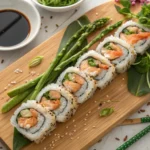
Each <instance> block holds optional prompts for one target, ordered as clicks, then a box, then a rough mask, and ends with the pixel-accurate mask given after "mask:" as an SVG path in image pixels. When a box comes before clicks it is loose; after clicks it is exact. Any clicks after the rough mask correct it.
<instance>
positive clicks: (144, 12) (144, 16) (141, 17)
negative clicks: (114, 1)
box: [115, 0, 150, 28]
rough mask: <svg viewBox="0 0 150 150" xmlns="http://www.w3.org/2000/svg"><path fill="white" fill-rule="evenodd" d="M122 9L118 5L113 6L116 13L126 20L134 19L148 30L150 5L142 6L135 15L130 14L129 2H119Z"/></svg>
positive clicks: (124, 0) (126, 0)
mask: <svg viewBox="0 0 150 150" xmlns="http://www.w3.org/2000/svg"><path fill="white" fill-rule="evenodd" d="M120 3H121V5H122V6H123V7H122V8H121V7H120V6H118V5H115V8H116V10H117V12H118V13H120V14H122V15H124V16H125V17H126V18H127V19H132V18H136V19H138V22H139V23H140V24H142V25H143V26H145V27H149V28H150V4H146V3H145V4H143V6H142V8H141V11H140V12H138V13H137V14H134V13H132V12H131V10H130V8H131V1H130V0H120Z"/></svg>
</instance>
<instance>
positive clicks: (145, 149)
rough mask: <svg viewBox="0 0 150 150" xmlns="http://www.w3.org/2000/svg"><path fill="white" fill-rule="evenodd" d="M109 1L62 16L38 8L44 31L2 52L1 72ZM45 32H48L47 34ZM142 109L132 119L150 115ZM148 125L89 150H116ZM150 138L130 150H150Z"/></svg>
mask: <svg viewBox="0 0 150 150" xmlns="http://www.w3.org/2000/svg"><path fill="white" fill-rule="evenodd" d="M29 1H30V0H29ZM107 1H108V0H85V1H84V3H83V5H82V6H81V7H80V8H78V11H77V12H75V10H72V11H70V12H66V13H61V14H59V13H52V12H48V11H45V10H42V9H40V8H38V10H39V12H40V15H41V17H42V16H43V17H42V18H43V19H42V29H41V30H40V32H39V34H38V36H37V37H36V38H35V40H34V41H33V42H31V43H30V44H29V45H28V46H26V47H24V48H22V49H20V50H16V51H10V52H0V62H1V60H2V59H3V60H4V62H3V63H2V64H0V70H3V69H5V68H6V67H7V66H9V65H10V64H12V63H13V62H14V61H16V60H17V59H19V58H20V57H21V56H23V55H24V54H26V53H27V52H29V51H30V50H31V49H32V48H34V47H36V46H37V45H39V44H40V43H42V42H43V41H45V40H46V39H47V38H49V37H50V36H52V35H53V34H55V33H56V32H58V31H59V30H61V29H62V28H64V27H66V26H67V25H68V24H69V23H71V22H72V21H74V20H75V19H76V18H78V17H80V16H81V15H83V14H84V13H85V12H87V11H88V10H90V9H92V8H94V7H95V6H97V5H100V4H102V3H104V2H107ZM106 11H107V10H106ZM50 16H53V18H52V19H50ZM56 24H58V25H59V27H57V26H56ZM45 26H48V28H46V29H45V28H44V27H45ZM45 30H47V32H46V31H45ZM141 109H143V110H145V112H141V113H135V114H134V115H133V116H132V118H134V117H145V116H146V115H150V106H147V105H145V106H143V108H141ZM147 125H148V124H140V125H130V126H121V127H116V128H115V129H113V130H112V131H111V132H110V133H109V134H107V135H106V136H105V137H104V138H103V139H102V141H101V142H99V143H97V144H95V145H93V146H92V147H91V148H90V149H89V150H115V149H116V148H117V147H118V146H120V145H121V144H123V142H124V138H125V136H126V135H127V136H128V138H130V137H132V136H133V135H135V134H136V133H138V132H139V131H140V130H142V129H144V127H146V126H147ZM149 136H150V134H147V135H146V136H145V137H143V138H142V139H141V140H140V141H138V142H137V143H136V144H134V145H133V146H131V147H130V148H129V150H150V142H149ZM116 138H118V139H119V140H116Z"/></svg>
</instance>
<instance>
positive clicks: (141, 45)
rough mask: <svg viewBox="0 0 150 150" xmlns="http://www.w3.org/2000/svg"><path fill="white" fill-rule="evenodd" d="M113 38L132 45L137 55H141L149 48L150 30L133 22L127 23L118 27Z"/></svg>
mask: <svg viewBox="0 0 150 150" xmlns="http://www.w3.org/2000/svg"><path fill="white" fill-rule="evenodd" d="M115 36H116V37H118V38H120V39H122V40H124V41H126V42H127V43H128V44H130V45H132V46H133V47H134V49H135V51H136V52H137V53H139V54H143V53H144V52H145V51H146V50H147V48H148V47H149V46H150V29H148V28H146V27H143V26H142V25H140V24H138V23H136V22H133V21H127V22H126V23H124V24H123V25H122V26H121V27H119V28H118V30H117V32H116V33H115Z"/></svg>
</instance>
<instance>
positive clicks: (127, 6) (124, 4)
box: [120, 0, 131, 8]
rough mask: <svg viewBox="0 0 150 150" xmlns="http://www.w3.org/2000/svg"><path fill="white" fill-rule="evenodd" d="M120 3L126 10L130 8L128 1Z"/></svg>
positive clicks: (124, 0)
mask: <svg viewBox="0 0 150 150" xmlns="http://www.w3.org/2000/svg"><path fill="white" fill-rule="evenodd" d="M120 3H121V4H122V6H124V7H126V8H130V7H131V2H130V0H120Z"/></svg>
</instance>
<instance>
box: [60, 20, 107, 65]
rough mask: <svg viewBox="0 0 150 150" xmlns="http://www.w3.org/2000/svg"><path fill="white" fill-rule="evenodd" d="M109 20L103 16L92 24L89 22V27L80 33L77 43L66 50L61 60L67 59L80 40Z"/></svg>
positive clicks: (79, 43)
mask: <svg viewBox="0 0 150 150" xmlns="http://www.w3.org/2000/svg"><path fill="white" fill-rule="evenodd" d="M108 20H109V18H103V19H101V20H96V21H95V22H94V23H93V24H90V25H89V27H88V28H87V29H86V31H85V33H83V34H82V35H81V37H80V38H79V39H78V43H77V44H75V45H74V46H73V47H72V48H71V50H70V51H68V52H67V54H66V55H64V57H63V58H62V59H61V62H63V61H65V60H67V59H68V58H70V57H71V56H72V55H73V54H74V51H75V50H76V49H77V48H78V47H79V46H80V45H81V44H82V42H83V41H84V40H85V39H86V37H87V36H88V35H90V34H91V33H92V32H93V31H95V29H97V28H100V27H102V26H103V25H104V24H106V22H107V21H108Z"/></svg>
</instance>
